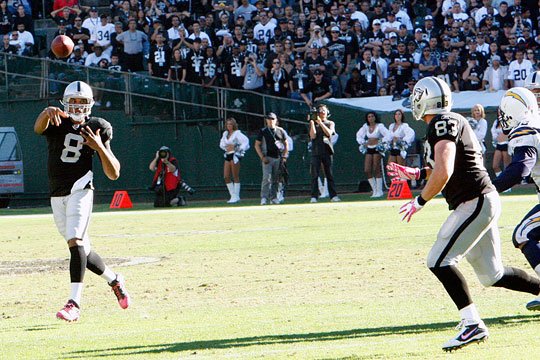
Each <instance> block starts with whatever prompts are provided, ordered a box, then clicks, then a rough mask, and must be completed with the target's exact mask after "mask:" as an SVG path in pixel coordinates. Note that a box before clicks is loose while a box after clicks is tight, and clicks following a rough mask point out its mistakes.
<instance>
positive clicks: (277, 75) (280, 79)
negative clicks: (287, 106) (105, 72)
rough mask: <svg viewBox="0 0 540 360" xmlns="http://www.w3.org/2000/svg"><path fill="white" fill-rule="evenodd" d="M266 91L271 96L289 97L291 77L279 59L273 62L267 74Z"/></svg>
mask: <svg viewBox="0 0 540 360" xmlns="http://www.w3.org/2000/svg"><path fill="white" fill-rule="evenodd" d="M265 84H266V91H267V93H268V94H269V95H272V96H279V97H287V91H288V89H289V76H288V75H287V72H286V71H285V69H283V66H282V64H281V61H280V59H279V58H274V60H272V67H271V68H270V69H269V71H268V72H267V74H266V78H265Z"/></svg>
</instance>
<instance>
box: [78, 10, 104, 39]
mask: <svg viewBox="0 0 540 360" xmlns="http://www.w3.org/2000/svg"><path fill="white" fill-rule="evenodd" d="M100 23H101V20H100V19H99V17H98V12H97V8H96V7H95V6H92V7H91V8H90V17H89V18H86V20H84V21H83V24H82V27H83V28H87V29H88V31H90V40H88V43H89V44H93V43H94V41H95V40H96V35H95V34H96V28H97V26H98V25H99V24H100Z"/></svg>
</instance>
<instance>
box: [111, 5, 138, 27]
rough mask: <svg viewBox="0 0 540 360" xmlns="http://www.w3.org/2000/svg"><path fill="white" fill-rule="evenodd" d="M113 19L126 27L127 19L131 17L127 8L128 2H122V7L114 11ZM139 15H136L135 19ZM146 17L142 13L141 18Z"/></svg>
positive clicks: (128, 7)
mask: <svg viewBox="0 0 540 360" xmlns="http://www.w3.org/2000/svg"><path fill="white" fill-rule="evenodd" d="M113 14H114V18H115V20H116V21H120V22H122V24H123V26H127V24H128V21H129V18H130V16H131V10H130V6H129V1H128V0H124V1H122V5H121V6H120V7H117V8H116V9H115V11H114V12H113ZM138 15H139V14H138V13H137V18H139V16H138ZM145 17H146V14H145V13H144V11H143V18H145Z"/></svg>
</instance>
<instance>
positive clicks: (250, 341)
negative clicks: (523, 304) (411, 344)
mask: <svg viewBox="0 0 540 360" xmlns="http://www.w3.org/2000/svg"><path fill="white" fill-rule="evenodd" d="M533 321H534V322H536V321H538V316H536V315H516V316H501V317H494V318H487V319H484V322H485V323H486V324H488V325H504V326H507V325H510V326H512V325H522V324H525V323H529V322H533ZM454 326H456V322H442V323H430V324H417V325H406V326H387V327H377V328H360V329H351V330H341V331H329V332H319V333H305V334H284V335H262V336H253V337H243V338H234V339H219V340H203V341H189V342H176V343H166V344H150V345H141V346H124V347H118V348H105V349H94V350H79V351H73V352H71V353H70V354H67V355H66V356H64V357H63V358H64V359H76V358H92V357H109V356H111V357H114V356H127V355H143V354H159V353H175V352H182V351H197V350H210V349H229V348H241V347H247V346H263V345H275V344H292V343H302V342H315V341H336V340H348V339H358V338H370V337H379V336H390V335H392V336H396V335H408V334H419V333H430V332H433V331H436V330H442V329H444V330H448V329H449V328H452V327H454Z"/></svg>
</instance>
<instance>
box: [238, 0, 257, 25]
mask: <svg viewBox="0 0 540 360" xmlns="http://www.w3.org/2000/svg"><path fill="white" fill-rule="evenodd" d="M254 11H257V8H256V7H255V6H254V5H252V4H250V3H249V0H242V4H241V5H240V6H238V7H237V8H236V9H235V10H234V17H235V18H236V19H238V16H240V15H242V16H244V18H245V19H246V20H247V21H250V20H251V14H252V13H253V12H254Z"/></svg>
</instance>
